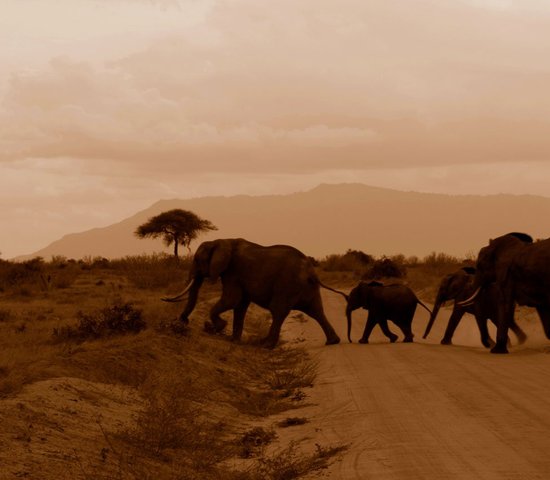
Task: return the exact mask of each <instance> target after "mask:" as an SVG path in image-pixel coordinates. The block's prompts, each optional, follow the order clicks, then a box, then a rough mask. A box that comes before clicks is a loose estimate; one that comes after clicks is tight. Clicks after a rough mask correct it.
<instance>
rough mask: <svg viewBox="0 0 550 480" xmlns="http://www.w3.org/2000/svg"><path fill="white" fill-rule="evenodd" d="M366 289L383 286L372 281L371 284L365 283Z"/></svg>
mask: <svg viewBox="0 0 550 480" xmlns="http://www.w3.org/2000/svg"><path fill="white" fill-rule="evenodd" d="M367 286H368V287H383V286H384V284H383V283H381V282H377V281H376V280H373V281H372V282H369V283H367Z"/></svg>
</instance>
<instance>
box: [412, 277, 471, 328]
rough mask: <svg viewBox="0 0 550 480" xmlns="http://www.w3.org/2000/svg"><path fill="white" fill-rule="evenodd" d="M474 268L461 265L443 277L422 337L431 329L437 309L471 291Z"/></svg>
mask: <svg viewBox="0 0 550 480" xmlns="http://www.w3.org/2000/svg"><path fill="white" fill-rule="evenodd" d="M475 273H476V269H475V268H473V267H463V268H461V269H460V270H458V271H457V272H454V273H451V274H449V275H446V276H445V277H443V280H441V284H440V285H439V290H438V291H437V296H436V298H435V303H434V308H433V310H432V314H431V315H430V320H429V322H428V325H427V326H426V331H425V332H424V335H423V336H422V338H426V337H427V336H428V334H429V333H430V330H431V329H432V326H433V324H434V321H435V319H436V317H437V314H438V313H439V309H440V308H441V307H442V306H443V305H444V304H445V302H447V301H449V300H461V299H462V298H464V297H465V296H468V295H470V294H471V293H472V291H473V288H472V286H473V281H474V274H475Z"/></svg>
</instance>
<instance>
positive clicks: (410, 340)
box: [403, 337, 413, 343]
mask: <svg viewBox="0 0 550 480" xmlns="http://www.w3.org/2000/svg"><path fill="white" fill-rule="evenodd" d="M403 343H413V337H405V338H404V339H403Z"/></svg>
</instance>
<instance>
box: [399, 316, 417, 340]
mask: <svg viewBox="0 0 550 480" xmlns="http://www.w3.org/2000/svg"><path fill="white" fill-rule="evenodd" d="M413 315H414V313H413ZM395 323H396V324H397V326H398V327H399V329H400V330H401V331H402V332H403V335H404V336H405V338H404V339H403V343H412V342H413V338H414V334H413V332H412V328H411V325H412V317H411V318H410V319H409V318H405V319H404V320H399V321H398V322H395Z"/></svg>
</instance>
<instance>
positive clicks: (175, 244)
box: [174, 238, 178, 258]
mask: <svg viewBox="0 0 550 480" xmlns="http://www.w3.org/2000/svg"><path fill="white" fill-rule="evenodd" d="M174 256H175V257H176V258H178V239H177V238H174Z"/></svg>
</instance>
